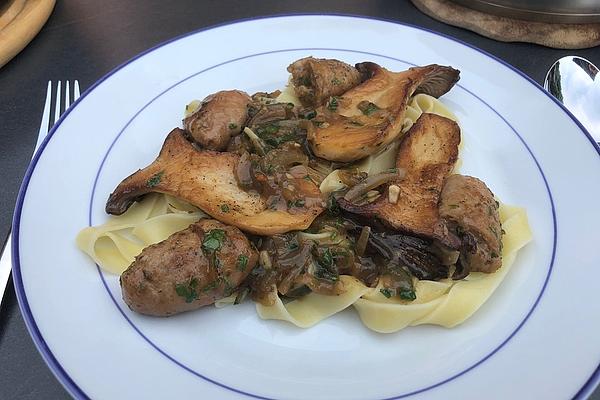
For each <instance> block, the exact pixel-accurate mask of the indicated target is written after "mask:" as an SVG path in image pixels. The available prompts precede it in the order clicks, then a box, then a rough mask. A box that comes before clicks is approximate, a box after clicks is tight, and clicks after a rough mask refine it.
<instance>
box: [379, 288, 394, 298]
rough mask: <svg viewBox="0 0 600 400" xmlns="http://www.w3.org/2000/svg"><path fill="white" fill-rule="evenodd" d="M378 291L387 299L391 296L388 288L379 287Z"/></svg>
mask: <svg viewBox="0 0 600 400" xmlns="http://www.w3.org/2000/svg"><path fill="white" fill-rule="evenodd" d="M379 291H380V292H381V294H382V295H384V296H385V297H386V298H388V299H389V298H390V297H392V291H391V290H390V289H388V288H383V289H379Z"/></svg>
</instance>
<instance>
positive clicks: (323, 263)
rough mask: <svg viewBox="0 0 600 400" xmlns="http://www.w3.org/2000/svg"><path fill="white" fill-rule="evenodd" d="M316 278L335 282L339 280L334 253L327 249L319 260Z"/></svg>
mask: <svg viewBox="0 0 600 400" xmlns="http://www.w3.org/2000/svg"><path fill="white" fill-rule="evenodd" d="M316 267H317V268H316V269H315V278H318V279H323V280H326V281H330V282H335V281H337V280H338V279H339V274H338V271H337V266H336V265H335V263H334V260H333V253H332V252H331V249H330V248H327V250H325V251H324V252H323V253H322V254H321V255H320V256H319V258H318V259H317V263H316Z"/></svg>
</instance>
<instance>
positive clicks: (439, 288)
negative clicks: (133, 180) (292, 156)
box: [76, 85, 532, 333]
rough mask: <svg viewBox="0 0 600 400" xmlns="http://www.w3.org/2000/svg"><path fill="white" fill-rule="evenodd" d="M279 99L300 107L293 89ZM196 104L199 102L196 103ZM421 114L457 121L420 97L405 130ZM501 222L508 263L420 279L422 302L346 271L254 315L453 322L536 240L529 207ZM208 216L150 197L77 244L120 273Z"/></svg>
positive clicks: (375, 322) (369, 167)
mask: <svg viewBox="0 0 600 400" xmlns="http://www.w3.org/2000/svg"><path fill="white" fill-rule="evenodd" d="M277 100H278V101H282V102H291V103H294V104H299V100H298V99H297V98H296V97H295V94H294V93H293V91H292V90H291V85H290V86H288V87H287V88H286V89H285V90H284V91H283V92H282V93H281V94H280V96H279V97H278V98H277ZM194 106H195V107H197V104H195V105H194ZM422 113H434V114H438V115H441V116H444V117H446V118H449V119H452V120H454V121H457V118H456V116H455V115H454V114H452V112H451V111H450V110H448V108H446V106H444V105H443V104H442V103H441V102H440V101H439V100H438V99H436V98H434V97H431V96H428V95H425V94H418V95H416V96H414V97H413V98H412V99H411V101H410V103H409V104H408V107H407V110H406V114H405V120H404V123H403V129H402V130H403V132H406V131H408V129H410V127H411V126H412V125H413V124H414V123H415V121H416V120H417V119H418V118H419V117H420V116H421V114H422ZM398 145H399V140H396V141H394V142H393V143H392V144H390V145H389V146H388V147H387V148H385V149H384V150H383V151H381V152H379V153H378V154H375V155H372V156H369V157H367V158H365V159H364V160H362V161H361V162H359V163H357V164H355V166H356V168H357V169H358V170H359V171H362V172H367V173H369V174H375V173H378V172H381V171H384V170H386V169H389V168H393V166H394V165H395V158H396V152H397V149H398ZM338 173H339V170H335V171H333V172H331V173H330V174H329V175H328V176H327V177H326V178H325V179H324V180H323V182H322V183H321V186H320V189H321V191H322V192H323V193H331V192H333V191H335V190H339V189H342V188H343V187H344V184H343V183H342V182H341V180H340V179H339V175H338ZM499 212H500V221H501V223H502V227H503V229H504V231H505V235H504V236H503V238H502V242H503V253H502V257H503V264H502V267H501V268H500V269H498V271H496V272H495V273H492V274H484V273H480V272H472V273H470V274H469V275H468V276H467V277H466V278H465V279H463V280H459V281H453V280H451V279H443V280H440V281H426V280H421V281H419V280H415V282H414V288H415V293H416V299H415V300H414V301H412V302H409V301H405V300H402V299H400V298H399V297H393V298H386V297H385V296H384V295H383V294H382V293H381V291H380V289H381V287H380V286H377V287H375V288H370V287H367V286H365V285H364V284H363V283H362V282H361V281H359V280H358V279H356V278H354V277H352V276H348V275H342V276H340V280H341V284H342V285H343V287H344V289H345V291H344V292H343V293H341V294H339V295H336V296H326V295H320V294H317V293H310V294H308V295H306V296H303V297H302V298H299V299H296V300H293V301H290V302H288V303H284V302H283V301H282V300H281V299H280V298H279V296H277V290H276V289H275V288H274V291H273V293H272V296H273V299H274V300H275V301H274V304H273V305H271V306H264V305H262V304H260V303H256V312H257V314H258V315H259V316H260V317H261V318H263V319H277V320H283V321H288V322H290V323H292V324H294V325H296V326H298V327H301V328H308V327H311V326H313V325H315V324H317V323H318V322H320V321H322V320H324V319H326V318H328V317H330V316H331V315H333V314H335V313H338V312H340V311H342V310H344V309H346V308H348V307H350V306H353V308H354V309H355V310H356V311H357V312H358V315H359V317H360V319H361V320H362V322H363V324H364V325H365V326H367V327H368V328H369V329H372V330H374V331H377V332H381V333H391V332H396V331H399V330H401V329H403V328H405V327H407V326H415V325H421V324H434V325H441V326H444V327H448V328H450V327H453V326H456V325H458V324H460V323H462V322H464V321H465V320H466V319H467V318H469V317H470V316H471V315H473V313H475V312H476V311H477V310H478V309H479V307H481V305H482V304H483V303H485V301H487V299H488V298H489V297H490V296H491V295H492V293H493V292H494V291H495V290H496V288H497V287H498V286H499V285H500V283H501V282H502V280H503V279H504V277H505V276H506V274H507V273H508V271H509V270H510V269H511V267H512V264H513V262H514V260H515V257H516V254H517V252H518V251H519V249H521V248H522V247H523V246H525V245H526V244H527V243H528V242H529V241H531V239H532V235H531V230H530V227H529V224H528V221H527V214H526V212H525V210H524V209H523V208H520V207H514V206H508V205H504V204H502V205H501V206H500V210H499ZM206 217H207V215H206V214H205V213H203V212H202V211H201V210H200V209H198V208H196V207H194V206H192V205H190V204H187V203H185V202H181V201H179V200H178V199H176V198H174V197H171V196H168V195H164V194H149V195H147V196H145V197H144V198H143V199H142V200H141V201H138V202H136V203H134V204H133V205H132V206H131V207H130V208H129V209H128V210H127V211H126V212H125V213H124V214H123V215H120V216H116V217H111V218H109V219H108V220H107V222H105V223H104V224H102V225H98V226H94V227H87V228H84V229H83V230H81V231H80V232H79V234H78V235H77V238H76V244H77V246H78V247H79V249H80V250H82V251H83V252H85V253H86V254H88V255H89V256H90V257H91V258H92V259H93V260H94V262H95V263H96V264H98V265H99V266H100V267H101V268H102V269H103V270H105V271H107V272H110V273H112V274H117V275H120V274H121V273H122V272H123V271H125V269H127V267H128V266H129V265H130V264H131V263H132V262H133V260H134V259H135V257H136V256H137V255H138V254H140V253H141V251H142V250H143V249H144V248H145V247H147V246H149V245H151V244H154V243H158V242H160V241H162V240H165V239H166V238H168V237H169V236H170V235H172V234H173V233H175V232H178V231H181V230H183V229H185V228H187V227H188V226H189V225H190V224H192V223H194V222H196V221H197V220H199V219H200V218H206ZM234 300H235V294H234V295H232V296H230V297H227V298H224V299H220V300H218V301H217V302H216V303H215V306H216V307H217V308H220V307H224V306H227V305H231V304H233V302H234Z"/></svg>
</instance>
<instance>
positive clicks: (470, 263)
mask: <svg viewBox="0 0 600 400" xmlns="http://www.w3.org/2000/svg"><path fill="white" fill-rule="evenodd" d="M439 213H440V217H441V218H442V219H443V220H444V221H445V222H446V223H447V224H448V227H449V228H450V229H451V230H455V232H456V233H457V234H458V236H459V237H461V238H462V241H463V249H462V251H461V256H460V258H461V261H462V263H463V264H465V265H463V266H464V267H465V268H467V269H468V270H470V271H480V272H486V273H490V272H494V271H496V270H497V269H498V268H500V266H501V265H502V258H501V253H502V242H501V236H502V226H501V225H500V217H499V215H498V203H497V202H496V200H495V199H494V194H493V193H492V192H491V191H490V189H488V187H487V186H486V185H485V183H483V182H482V181H480V180H479V179H477V178H473V177H471V176H463V175H451V176H449V177H448V178H447V179H446V182H445V183H444V188H443V189H442V194H441V197H440V207H439Z"/></svg>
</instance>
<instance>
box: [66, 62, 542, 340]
mask: <svg viewBox="0 0 600 400" xmlns="http://www.w3.org/2000/svg"><path fill="white" fill-rule="evenodd" d="M288 71H289V72H290V73H291V75H292V76H291V79H290V84H289V85H288V87H287V88H286V89H285V90H284V91H283V92H281V91H274V92H258V93H255V94H253V95H252V96H248V95H246V94H245V93H244V92H241V91H238V90H228V91H221V92H217V93H215V94H214V95H210V96H208V97H206V98H205V99H204V100H203V101H202V102H199V101H194V102H192V103H190V104H189V105H188V107H186V117H185V119H184V121H183V125H184V129H180V128H175V129H173V130H172V131H171V133H169V134H168V136H167V138H166V140H165V142H164V144H163V147H162V149H161V151H160V154H159V156H158V157H157V158H156V160H155V161H154V162H152V163H151V164H150V165H149V166H147V167H145V168H144V169H141V170H138V171H137V172H135V173H133V174H132V175H130V176H129V177H127V178H125V179H124V180H123V181H122V182H121V183H120V184H118V185H117V187H116V189H115V190H114V191H113V192H112V193H111V195H110V196H109V198H108V201H107V203H106V212H107V213H109V214H113V215H114V217H112V218H110V219H109V220H108V221H107V222H106V223H104V224H103V225H99V226H96V227H88V228H85V229H83V230H82V231H81V232H80V234H79V235H78V237H77V244H78V246H79V247H80V248H81V249H82V250H83V251H85V252H86V253H87V254H89V255H90V257H92V259H93V260H94V261H95V262H96V263H98V264H99V265H100V266H101V267H102V268H103V269H105V270H107V271H109V272H112V273H117V274H121V280H120V282H121V287H122V292H123V299H124V301H125V303H126V304H127V305H128V306H129V307H130V308H131V309H132V310H134V311H137V312H140V313H144V314H149V315H156V316H168V315H173V314H176V313H180V312H184V311H190V310H193V309H196V308H199V307H201V306H206V305H209V304H215V305H216V306H217V307H222V306H225V305H227V304H238V303H240V302H242V301H244V299H245V298H250V299H252V300H253V301H255V303H256V309H257V313H258V315H259V316H261V317H262V318H265V319H280V320H284V321H288V322H290V323H293V324H295V325H297V326H299V327H309V326H312V325H314V324H316V323H318V322H319V321H322V320H323V319H325V318H327V317H329V316H331V315H333V314H335V313H337V312H339V311H341V310H343V309H345V308H348V307H350V306H352V307H353V308H354V309H356V310H357V312H358V314H359V316H360V318H361V320H362V322H363V323H364V324H365V325H366V326H367V327H369V328H370V329H373V330H375V331H377V332H395V331H398V330H400V329H403V328H405V327H406V326H410V325H419V324H437V325H441V326H445V327H452V326H455V325H457V324H460V323H462V322H463V321H465V320H466V319H467V318H469V317H470V316H471V315H472V314H473V313H474V312H475V311H477V309H478V308H479V307H480V306H481V305H482V304H483V303H484V302H485V301H486V300H487V299H488V298H489V297H490V296H491V294H492V293H493V292H494V290H495V289H496V287H498V285H499V284H500V283H501V282H502V280H503V278H504V276H506V274H507V273H508V271H509V269H510V267H511V265H512V263H513V261H514V259H515V256H516V252H517V251H518V250H519V249H520V248H522V247H523V246H524V245H525V244H526V243H527V242H528V241H529V240H531V232H530V230H529V226H528V223H527V216H526V213H525V211H524V210H523V209H521V208H518V207H511V206H507V205H501V204H500V203H499V202H498V201H497V200H496V198H495V197H494V195H493V193H492V191H491V190H490V189H489V188H488V187H487V185H486V184H485V183H484V182H482V181H481V180H479V179H477V178H474V177H471V176H464V175H460V174H459V173H458V161H459V152H460V143H461V128H460V126H459V124H458V121H457V119H456V117H455V116H454V115H453V114H452V112H450V111H449V110H448V109H447V108H446V107H444V105H443V104H442V103H441V102H440V101H439V100H438V99H437V97H440V96H442V95H443V94H445V93H446V92H447V91H449V90H450V89H451V88H452V86H453V85H454V84H455V83H456V81H457V80H458V75H459V72H458V71H457V70H455V69H453V68H451V67H445V66H438V65H430V66H426V67H415V68H411V69H409V70H407V71H403V72H391V71H388V70H387V69H384V68H383V67H381V66H379V65H377V64H374V63H371V62H365V63H359V64H357V65H356V66H354V67H352V66H350V65H348V64H346V63H344V62H342V61H338V60H328V59H316V58H312V57H307V58H303V59H300V60H298V61H296V62H294V63H292V64H291V65H290V66H289V67H288Z"/></svg>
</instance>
